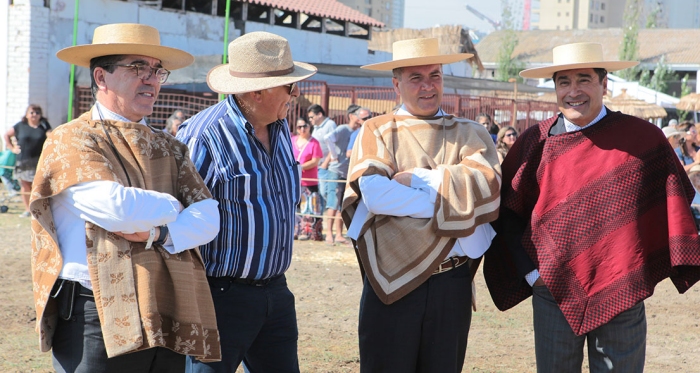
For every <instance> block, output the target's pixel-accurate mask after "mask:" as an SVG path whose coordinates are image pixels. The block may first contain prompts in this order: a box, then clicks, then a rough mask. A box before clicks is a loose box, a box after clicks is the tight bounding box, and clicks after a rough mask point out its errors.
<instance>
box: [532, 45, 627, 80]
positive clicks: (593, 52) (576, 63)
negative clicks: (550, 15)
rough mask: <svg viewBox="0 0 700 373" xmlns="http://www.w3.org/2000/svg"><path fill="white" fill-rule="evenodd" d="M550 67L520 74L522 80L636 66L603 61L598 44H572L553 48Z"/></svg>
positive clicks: (623, 62)
mask: <svg viewBox="0 0 700 373" xmlns="http://www.w3.org/2000/svg"><path fill="white" fill-rule="evenodd" d="M552 55H553V58H552V61H553V65H552V66H547V67H537V68H534V69H527V70H523V71H521V72H520V76H522V77H523V78H551V77H552V76H553V75H554V73H555V72H557V71H564V70H572V69H586V68H594V69H595V68H599V69H605V70H607V71H617V70H623V69H627V68H630V67H632V66H636V65H638V64H639V62H634V61H605V60H604V59H603V46H602V45H601V44H598V43H574V44H565V45H560V46H558V47H554V49H553V50H552Z"/></svg>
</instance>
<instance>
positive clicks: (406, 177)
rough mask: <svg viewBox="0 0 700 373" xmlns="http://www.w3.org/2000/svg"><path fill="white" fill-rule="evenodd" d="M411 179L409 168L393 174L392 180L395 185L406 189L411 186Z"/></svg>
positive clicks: (411, 174) (411, 171)
mask: <svg viewBox="0 0 700 373" xmlns="http://www.w3.org/2000/svg"><path fill="white" fill-rule="evenodd" d="M411 179H413V169H412V168H410V169H408V170H406V171H401V172H397V173H396V174H394V177H393V178H392V180H395V181H396V182H397V183H399V184H401V185H405V186H407V187H410V186H411Z"/></svg>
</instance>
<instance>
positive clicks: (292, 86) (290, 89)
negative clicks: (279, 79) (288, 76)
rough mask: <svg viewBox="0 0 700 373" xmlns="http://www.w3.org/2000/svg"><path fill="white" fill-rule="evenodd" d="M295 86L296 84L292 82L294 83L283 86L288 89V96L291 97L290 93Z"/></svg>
mask: <svg viewBox="0 0 700 373" xmlns="http://www.w3.org/2000/svg"><path fill="white" fill-rule="evenodd" d="M296 86H297V83H296V82H294V83H292V84H287V85H285V87H289V95H290V96H291V95H292V92H294V87H296Z"/></svg>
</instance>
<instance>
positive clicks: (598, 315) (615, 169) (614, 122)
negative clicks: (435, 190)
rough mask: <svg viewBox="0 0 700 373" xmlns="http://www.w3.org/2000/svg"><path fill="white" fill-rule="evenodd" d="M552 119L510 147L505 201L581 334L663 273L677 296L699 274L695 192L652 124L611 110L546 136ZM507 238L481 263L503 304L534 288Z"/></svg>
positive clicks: (649, 290)
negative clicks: (570, 129)
mask: <svg viewBox="0 0 700 373" xmlns="http://www.w3.org/2000/svg"><path fill="white" fill-rule="evenodd" d="M557 119H558V117H554V118H550V119H548V120H546V121H544V122H542V123H540V124H539V125H538V126H535V127H532V128H530V129H528V130H527V131H526V132H525V133H523V135H522V136H521V137H520V138H519V139H518V141H517V142H516V143H515V145H514V146H513V147H512V148H511V150H510V151H509V152H508V156H507V157H506V159H505V161H504V162H503V165H502V167H503V189H502V192H501V196H502V207H503V208H507V209H509V210H511V211H513V212H514V213H515V214H516V215H517V216H519V217H520V218H522V220H523V221H524V222H525V230H524V233H523V235H522V239H521V240H517V239H516V240H515V242H521V244H522V248H521V249H520V251H522V250H523V249H524V251H525V252H526V255H527V256H528V257H529V258H530V259H531V260H532V261H533V262H534V264H535V266H536V267H537V269H538V271H539V273H540V277H541V278H542V280H543V281H544V283H545V284H546V286H547V288H548V289H549V291H550V292H551V293H552V295H553V296H554V298H555V299H556V301H557V303H558V304H559V307H560V308H561V310H562V312H563V313H564V316H565V317H566V320H567V321H568V322H569V325H570V326H571V328H572V330H573V332H574V333H576V334H577V335H583V334H585V333H587V332H589V331H591V330H593V329H595V328H597V327H599V326H601V325H603V324H605V323H607V322H608V321H610V320H611V319H612V318H614V317H615V316H616V315H618V314H620V313H621V312H623V311H625V310H627V309H629V308H631V307H632V306H634V305H635V304H637V303H639V302H640V301H642V300H643V299H645V298H647V297H649V296H651V295H652V294H653V292H654V287H655V286H656V284H657V283H658V282H660V281H661V280H663V279H665V278H666V277H670V278H671V280H672V281H673V284H674V285H675V286H676V288H677V289H678V291H679V292H681V293H683V292H685V291H686V290H688V288H690V286H692V285H693V284H694V283H695V282H697V281H698V279H700V268H699V267H698V266H700V238H699V236H698V231H697V229H696V227H695V224H694V221H693V217H692V215H691V212H690V201H691V200H692V199H693V195H694V193H695V192H694V190H693V187H692V185H691V184H690V181H689V180H688V177H687V176H686V174H685V172H684V171H683V167H682V166H681V165H680V163H679V161H678V159H677V158H676V156H675V154H674V153H673V150H672V149H671V147H670V146H669V143H668V141H666V138H665V137H664V136H663V134H662V133H661V131H659V129H658V128H656V127H655V126H654V125H652V124H650V123H648V122H645V121H643V120H640V119H637V118H634V117H631V116H628V115H624V114H621V113H619V112H609V113H608V115H607V116H605V117H604V118H603V119H602V120H601V121H600V122H598V123H597V124H596V125H594V126H591V127H588V128H585V129H583V130H581V131H577V132H569V133H562V134H558V135H554V136H549V131H550V128H552V126H553V125H554V124H555V123H556V121H557ZM559 120H561V119H559ZM503 214H504V215H505V212H504V213H503ZM504 229H505V228H504ZM499 234H500V232H499ZM507 242H511V240H510V239H509V238H508V237H505V238H504V240H501V239H500V238H499V237H497V238H496V240H494V244H493V245H492V247H491V248H490V249H489V251H487V253H486V256H485V262H484V276H485V278H486V283H487V285H488V287H489V291H490V293H491V297H492V298H493V300H494V303H495V304H496V306H497V307H498V308H499V309H500V310H507V309H509V308H511V307H513V306H515V305H516V304H518V303H519V302H521V301H522V300H524V299H526V298H527V297H529V296H530V294H532V288H531V287H530V286H529V285H528V284H527V282H526V281H525V280H524V278H523V277H522V276H521V275H522V274H520V275H519V274H518V273H517V269H516V266H515V263H516V261H517V256H518V249H517V248H514V247H513V246H517V244H513V243H510V244H506V243H507ZM508 246H511V247H510V248H509V247H508Z"/></svg>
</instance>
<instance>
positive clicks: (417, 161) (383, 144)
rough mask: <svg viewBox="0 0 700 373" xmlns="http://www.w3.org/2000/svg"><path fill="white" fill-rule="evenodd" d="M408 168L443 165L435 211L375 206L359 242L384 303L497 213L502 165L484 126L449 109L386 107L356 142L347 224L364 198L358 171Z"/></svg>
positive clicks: (346, 202)
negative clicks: (410, 112) (404, 111)
mask: <svg viewBox="0 0 700 373" xmlns="http://www.w3.org/2000/svg"><path fill="white" fill-rule="evenodd" d="M410 168H427V169H431V170H433V169H440V170H442V171H443V181H442V184H441V186H440V188H439V190H438V195H437V198H436V201H435V215H434V216H433V217H432V218H431V219H416V218H411V217H395V216H388V215H374V214H372V213H371V212H370V213H369V214H368V216H367V218H366V219H365V221H364V224H363V226H362V229H361V231H360V236H359V238H358V240H357V242H356V247H357V248H358V257H359V260H360V265H361V266H362V269H363V270H364V272H365V274H366V275H367V278H368V279H369V281H370V283H371V285H372V288H373V289H374V291H375V293H376V294H377V296H378V297H379V299H381V300H382V302H384V303H385V304H391V303H393V302H395V301H397V300H399V299H401V298H402V297H403V296H405V295H406V294H408V293H410V292H411V291H412V290H414V289H415V288H417V287H418V286H419V285H420V284H422V283H423V282H425V281H426V280H427V279H428V278H429V277H430V276H431V275H432V273H433V271H434V270H435V269H436V268H437V266H438V264H439V263H440V262H442V261H443V260H444V259H445V257H446V256H447V254H448V253H449V252H450V250H451V249H452V246H454V244H455V242H456V239H457V238H459V237H466V236H469V235H470V234H472V233H474V229H475V228H476V226H478V225H480V224H485V223H488V222H491V221H493V220H495V219H496V218H497V217H498V206H499V203H500V198H499V190H500V166H499V164H498V158H497V155H496V148H495V147H494V144H493V140H492V139H491V137H490V136H489V134H488V133H487V132H486V131H485V130H484V129H483V127H481V126H480V125H479V124H478V123H475V122H472V121H469V120H466V119H461V118H455V117H452V116H446V117H442V118H423V119H421V118H416V117H408V116H396V115H393V114H387V115H382V116H379V117H376V118H373V119H371V120H369V121H367V122H366V123H365V124H364V125H363V127H362V129H361V132H360V133H359V135H358V140H357V141H356V143H355V146H354V148H353V154H352V158H351V159H350V169H349V171H348V186H349V187H348V188H346V190H345V197H344V199H343V206H342V215H343V220H344V221H345V224H346V225H347V226H350V222H351V221H352V219H353V216H354V214H355V210H356V208H357V204H358V203H359V202H361V201H360V198H361V192H360V188H359V178H360V176H367V175H382V176H386V177H388V178H392V177H393V175H394V174H396V173H397V172H400V171H404V170H408V169H410Z"/></svg>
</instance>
